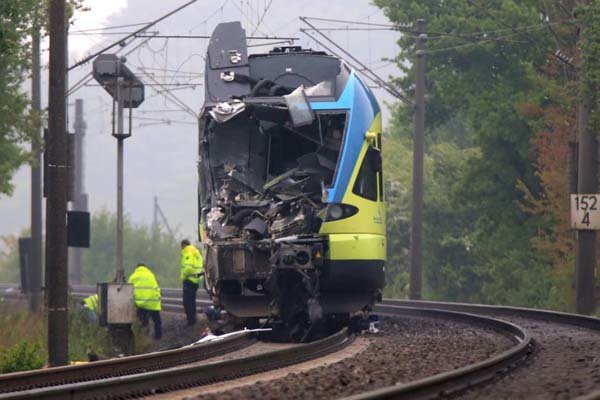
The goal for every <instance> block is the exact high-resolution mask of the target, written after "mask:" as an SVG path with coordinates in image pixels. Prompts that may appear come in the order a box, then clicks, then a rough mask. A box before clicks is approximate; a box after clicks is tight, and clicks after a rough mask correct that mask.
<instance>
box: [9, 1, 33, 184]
mask: <svg viewBox="0 0 600 400" xmlns="http://www.w3.org/2000/svg"><path fill="white" fill-rule="evenodd" d="M40 4H41V2H40V1H38V0H3V1H1V2H0V194H2V193H4V194H10V193H11V192H12V189H13V187H12V184H11V183H10V179H11V176H12V174H13V173H14V172H15V170H16V169H17V168H18V167H19V166H20V165H21V164H23V163H24V162H26V161H27V160H28V153H27V152H26V151H25V150H24V149H23V148H22V147H21V144H23V143H25V142H27V141H28V140H29V138H30V137H31V134H32V129H31V119H30V116H29V114H28V112H27V106H28V99H27V96H26V94H25V93H23V92H22V89H21V84H22V83H23V81H24V79H25V78H26V77H27V75H28V73H29V67H30V63H29V60H31V42H30V40H29V38H30V35H31V29H32V21H33V18H34V16H35V14H36V10H37V7H39V6H40Z"/></svg>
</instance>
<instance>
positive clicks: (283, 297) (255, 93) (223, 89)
mask: <svg viewBox="0 0 600 400" xmlns="http://www.w3.org/2000/svg"><path fill="white" fill-rule="evenodd" d="M205 81H206V100H205V104H204V108H203V111H202V114H201V118H200V146H199V150H200V161H199V165H198V170H199V176H200V181H199V210H200V226H199V230H200V238H201V241H202V243H203V246H204V250H205V255H206V256H205V272H206V276H205V286H206V289H207V291H208V293H209V294H210V296H211V297H212V299H213V301H214V302H215V304H217V305H219V306H222V307H224V308H225V309H226V310H227V311H228V312H229V313H230V314H232V315H235V316H237V317H240V318H243V319H256V318H258V317H271V318H275V319H277V320H280V321H282V322H283V323H284V324H286V325H288V326H290V327H293V326H306V325H307V324H311V323H313V322H315V321H319V320H322V319H323V317H325V316H348V315H350V314H351V313H354V312H357V311H360V310H364V309H366V308H368V307H369V306H371V305H372V304H373V303H374V302H375V301H377V299H379V298H380V297H381V292H382V289H383V286H384V263H385V254H386V238H385V206H384V203H383V179H382V168H381V113H380V109H379V106H378V104H377V102H376V100H375V98H374V96H373V94H372V93H371V91H370V90H369V88H368V87H367V86H366V85H364V83H363V82H362V81H361V80H360V79H359V78H358V77H357V76H356V74H355V73H354V72H353V71H351V70H350V69H349V68H348V67H347V66H346V65H345V64H344V63H343V62H340V60H339V59H338V58H335V57H332V56H329V55H326V54H325V53H323V52H317V51H312V50H303V49H301V48H299V47H283V48H276V49H274V50H272V51H270V52H268V53H264V54H253V55H250V56H248V54H247V47H246V36H245V32H244V30H243V29H242V27H241V25H240V24H239V22H232V23H224V24H220V25H219V26H217V28H216V29H215V32H214V33H213V35H212V38H211V41H210V44H209V48H208V52H207V59H206V77H205Z"/></svg>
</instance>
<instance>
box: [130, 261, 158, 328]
mask: <svg viewBox="0 0 600 400" xmlns="http://www.w3.org/2000/svg"><path fill="white" fill-rule="evenodd" d="M127 282H128V283H131V284H132V285H133V300H134V302H135V306H136V308H137V315H138V318H139V320H140V321H141V322H142V325H143V326H148V319H149V318H152V322H153V323H154V338H155V339H160V338H161V337H162V321H161V319H160V310H161V304H160V300H161V298H160V287H159V286H158V282H157V281H156V277H155V276H154V273H152V271H151V270H150V268H148V267H146V266H145V265H144V264H142V263H140V264H138V265H137V268H136V269H135V271H133V274H131V276H130V277H129V279H128V280H127Z"/></svg>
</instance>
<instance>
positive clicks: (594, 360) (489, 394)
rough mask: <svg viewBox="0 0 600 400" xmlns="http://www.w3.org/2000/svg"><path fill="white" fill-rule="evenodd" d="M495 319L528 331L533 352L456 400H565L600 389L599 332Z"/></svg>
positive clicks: (535, 321) (520, 319)
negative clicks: (521, 361) (512, 368)
mask: <svg viewBox="0 0 600 400" xmlns="http://www.w3.org/2000/svg"><path fill="white" fill-rule="evenodd" d="M498 318H500V319H503V320H506V321H510V322H513V323H515V324H518V325H519V326H521V327H523V328H524V329H525V330H527V331H528V332H529V334H530V335H531V336H532V338H533V340H534V341H535V344H536V351H535V353H534V354H533V356H532V357H530V358H529V359H528V360H527V361H526V362H525V363H524V365H522V366H520V367H519V368H517V369H515V370H513V371H511V372H510V374H507V375H505V376H503V377H501V378H500V379H498V380H496V381H494V382H490V383H489V384H487V385H483V386H481V387H475V388H473V389H472V390H471V391H469V392H467V393H464V394H463V395H461V396H459V397H458V398H460V399H464V400H474V399H511V400H512V399H515V400H518V399H523V400H525V399H527V400H552V399H555V400H562V399H565V400H566V399H575V398H577V397H579V396H583V395H587V394H590V393H591V392H593V391H598V390H600V332H598V331H593V330H590V329H585V328H579V327H576V326H572V325H564V324H557V323H549V322H544V321H540V320H533V319H525V318H521V317H509V316H505V315H502V316H498ZM594 398H600V393H599V394H598V396H594Z"/></svg>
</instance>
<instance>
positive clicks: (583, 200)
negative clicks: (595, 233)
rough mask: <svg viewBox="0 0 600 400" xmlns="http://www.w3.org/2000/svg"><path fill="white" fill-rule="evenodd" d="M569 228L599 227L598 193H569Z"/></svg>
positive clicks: (586, 228) (599, 195)
mask: <svg viewBox="0 0 600 400" xmlns="http://www.w3.org/2000/svg"><path fill="white" fill-rule="evenodd" d="M571 228H573V229H585V230H599V229H600V194H581V193H578V194H572V195H571Z"/></svg>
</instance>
